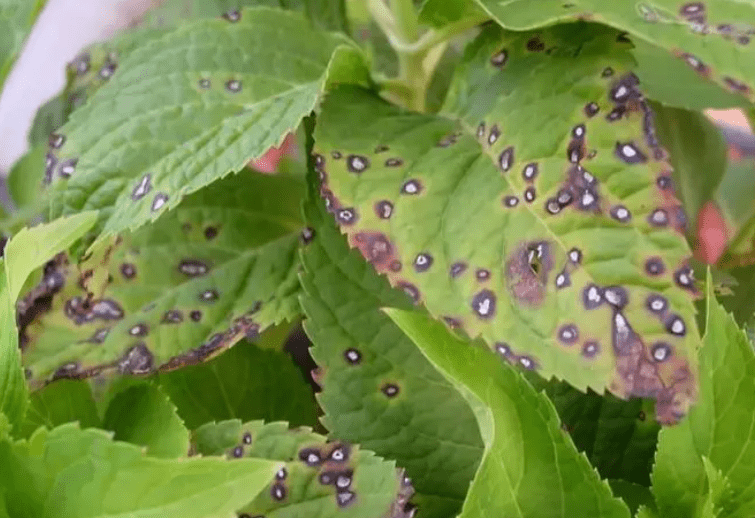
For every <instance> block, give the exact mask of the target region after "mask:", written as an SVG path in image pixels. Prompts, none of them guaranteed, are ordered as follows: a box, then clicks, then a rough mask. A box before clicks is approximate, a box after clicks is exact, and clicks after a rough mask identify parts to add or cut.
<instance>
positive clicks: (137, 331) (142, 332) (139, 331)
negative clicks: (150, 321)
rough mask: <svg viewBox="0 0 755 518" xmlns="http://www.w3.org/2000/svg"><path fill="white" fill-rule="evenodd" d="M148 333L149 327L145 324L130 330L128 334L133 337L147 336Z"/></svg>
mask: <svg viewBox="0 0 755 518" xmlns="http://www.w3.org/2000/svg"><path fill="white" fill-rule="evenodd" d="M148 333H149V327H147V324H144V323H139V324H136V325H134V326H132V327H131V328H130V329H129V330H128V334H129V335H131V336H139V337H141V336H147V334H148Z"/></svg>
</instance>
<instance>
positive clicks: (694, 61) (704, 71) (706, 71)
mask: <svg viewBox="0 0 755 518" xmlns="http://www.w3.org/2000/svg"><path fill="white" fill-rule="evenodd" d="M681 57H682V59H683V60H684V62H685V63H687V65H689V66H690V67H691V68H692V69H693V70H694V71H695V72H697V73H698V74H700V75H702V76H708V75H710V68H708V65H706V64H705V63H703V62H702V61H700V58H698V57H697V56H694V55H692V54H687V53H685V54H682V55H681Z"/></svg>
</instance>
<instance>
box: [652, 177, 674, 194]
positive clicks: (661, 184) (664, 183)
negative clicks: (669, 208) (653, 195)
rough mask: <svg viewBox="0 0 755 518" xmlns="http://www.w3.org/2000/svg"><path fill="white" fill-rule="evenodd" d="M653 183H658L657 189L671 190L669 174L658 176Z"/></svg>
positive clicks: (671, 182)
mask: <svg viewBox="0 0 755 518" xmlns="http://www.w3.org/2000/svg"><path fill="white" fill-rule="evenodd" d="M655 183H656V185H658V188H659V189H662V190H664V191H666V190H672V189H673V185H674V184H673V181H672V180H671V177H670V176H659V177H658V179H657V180H656V181H655Z"/></svg>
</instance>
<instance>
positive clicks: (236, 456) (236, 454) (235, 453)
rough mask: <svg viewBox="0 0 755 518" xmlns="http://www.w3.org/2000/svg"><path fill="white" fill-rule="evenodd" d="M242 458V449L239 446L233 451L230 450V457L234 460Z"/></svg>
mask: <svg viewBox="0 0 755 518" xmlns="http://www.w3.org/2000/svg"><path fill="white" fill-rule="evenodd" d="M243 456H244V448H243V447H241V446H236V447H235V448H234V449H232V450H231V457H233V458H234V459H240V458H241V457H243Z"/></svg>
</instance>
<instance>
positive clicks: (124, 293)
mask: <svg viewBox="0 0 755 518" xmlns="http://www.w3.org/2000/svg"><path fill="white" fill-rule="evenodd" d="M301 192H302V181H301V179H296V178H292V177H286V176H269V175H262V174H259V173H254V172H252V171H249V170H245V171H244V172H242V173H239V174H237V175H233V176H229V177H227V178H225V179H223V180H222V181H220V182H217V183H215V184H213V185H211V186H209V187H207V188H205V189H203V190H201V191H199V192H197V193H195V194H193V195H192V196H190V197H188V198H187V199H186V201H185V202H184V203H183V204H182V205H181V207H180V208H179V209H177V210H175V211H171V212H170V213H169V214H166V215H165V216H164V217H162V218H160V220H159V221H158V222H156V223H155V224H153V225H150V226H148V227H145V228H143V229H141V230H139V231H137V232H135V233H133V234H127V235H123V236H121V237H119V238H118V239H116V240H114V241H112V242H110V243H105V244H104V245H102V246H99V247H97V248H96V250H95V251H94V253H93V254H92V255H91V257H89V258H87V259H86V260H84V261H83V262H82V263H81V264H79V265H74V264H68V263H67V261H66V259H65V258H58V260H57V261H55V262H54V263H52V264H51V265H50V266H49V267H48V269H47V270H48V271H46V272H45V276H44V278H43V279H42V282H41V283H40V285H39V286H38V287H37V288H35V289H34V290H32V292H31V293H30V294H29V295H27V296H26V298H25V299H24V305H23V308H22V311H21V322H22V324H23V326H22V331H23V350H24V364H25V365H26V366H27V367H28V368H29V369H30V371H31V378H30V382H31V383H32V385H33V386H39V385H40V384H42V383H44V382H45V381H46V380H49V379H51V378H52V379H57V378H80V377H88V376H92V375H95V374H107V373H111V372H114V371H117V372H119V373H121V374H149V373H152V372H154V371H156V370H172V369H175V368H178V367H182V366H186V365H191V364H194V363H198V362H201V361H203V360H206V359H209V358H210V357H212V356H215V355H217V354H219V353H220V352H221V351H222V350H224V349H225V348H227V347H230V346H231V345H233V344H234V343H235V342H237V341H238V340H239V339H240V338H241V337H243V336H244V335H245V334H247V335H249V336H254V335H256V334H257V333H258V332H260V331H262V330H264V329H265V328H266V327H268V326H270V325H273V324H277V323H279V322H281V321H283V320H289V319H292V318H294V317H295V316H296V315H297V314H298V312H299V303H298V300H297V297H298V290H299V282H298V279H297V271H296V269H297V264H298V257H297V249H298V235H299V229H300V228H301V223H300V220H301V216H300V214H299V212H300V208H299V203H300V194H301ZM50 296H52V300H51V302H50V301H49V298H50Z"/></svg>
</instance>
